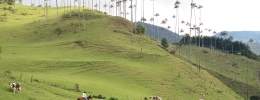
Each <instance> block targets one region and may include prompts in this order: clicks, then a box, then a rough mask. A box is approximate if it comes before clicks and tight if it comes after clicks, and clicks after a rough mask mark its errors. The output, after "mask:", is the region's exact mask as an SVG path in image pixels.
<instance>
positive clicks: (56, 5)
mask: <svg viewBox="0 0 260 100" xmlns="http://www.w3.org/2000/svg"><path fill="white" fill-rule="evenodd" d="M56 8H57V16H58V17H57V19H58V23H59V26H60V31H61V25H60V17H59V9H58V0H56Z"/></svg>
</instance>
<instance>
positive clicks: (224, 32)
mask: <svg viewBox="0 0 260 100" xmlns="http://www.w3.org/2000/svg"><path fill="white" fill-rule="evenodd" d="M227 33H228V32H227V31H221V32H220V36H223V37H224V40H225V39H226V35H227ZM225 47H226V46H225ZM225 49H226V48H225ZM222 50H223V52H224V46H223V41H222Z"/></svg>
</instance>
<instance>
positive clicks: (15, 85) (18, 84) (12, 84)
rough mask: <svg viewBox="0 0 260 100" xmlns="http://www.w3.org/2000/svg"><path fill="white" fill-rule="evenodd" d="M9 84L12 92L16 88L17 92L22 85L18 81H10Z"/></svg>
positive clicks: (20, 89)
mask: <svg viewBox="0 0 260 100" xmlns="http://www.w3.org/2000/svg"><path fill="white" fill-rule="evenodd" d="M9 86H10V87H11V89H13V91H14V93H15V90H17V92H18V93H20V92H21V91H22V85H21V84H20V83H10V84H9Z"/></svg>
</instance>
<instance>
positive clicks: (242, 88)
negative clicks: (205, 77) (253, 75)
mask: <svg viewBox="0 0 260 100" xmlns="http://www.w3.org/2000/svg"><path fill="white" fill-rule="evenodd" d="M204 70H206V69H204ZM207 71H208V72H209V73H210V74H211V75H212V76H214V77H216V78H218V79H219V80H220V81H221V82H223V83H224V84H225V85H226V86H228V87H229V88H231V89H232V90H233V91H235V92H236V93H237V94H238V95H240V96H242V97H244V98H245V99H246V100H249V98H251V97H255V96H258V97H259V96H260V90H259V89H257V88H256V87H253V86H251V85H247V84H245V83H242V82H239V81H236V80H233V79H231V78H228V77H225V76H223V75H221V74H219V73H216V72H214V71H210V70H207ZM247 98H248V99H247ZM250 100H251V99H250ZM258 100H260V99H258Z"/></svg>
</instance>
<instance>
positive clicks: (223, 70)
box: [177, 46, 260, 98]
mask: <svg viewBox="0 0 260 100" xmlns="http://www.w3.org/2000/svg"><path fill="white" fill-rule="evenodd" d="M180 50H181V53H180V54H181V56H182V57H183V58H184V59H189V47H188V46H183V47H181V49H180ZM191 51H192V57H191V58H192V62H193V63H196V61H200V65H201V66H202V67H203V69H207V70H209V71H211V73H212V74H213V75H214V76H216V77H217V78H218V79H219V80H221V81H222V82H223V83H225V84H226V85H227V86H228V87H230V88H232V89H233V90H234V91H236V92H237V93H238V94H239V95H241V96H243V97H244V98H246V97H247V94H248V97H249V98H250V97H251V96H259V93H260V87H259V86H260V84H259V79H258V78H259V76H258V74H257V73H259V71H258V70H259V64H260V63H259V61H255V60H251V59H248V58H246V57H245V56H242V55H237V54H233V55H232V54H229V53H223V52H221V51H217V50H211V49H209V48H204V47H202V48H197V47H195V46H192V47H191ZM196 51H198V53H196ZM203 51H208V52H207V53H205V52H203ZM197 54H198V59H197V60H196V57H197ZM177 55H179V51H178V54H177ZM199 58H200V60H199ZM234 63H235V64H236V66H233V65H232V64H234ZM247 84H248V85H247Z"/></svg>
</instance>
